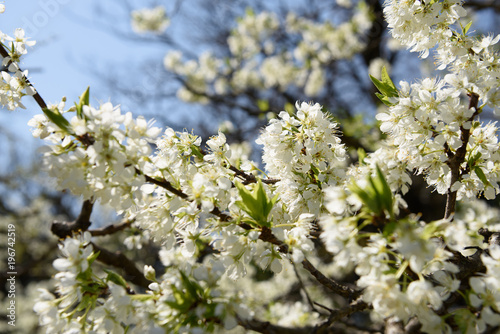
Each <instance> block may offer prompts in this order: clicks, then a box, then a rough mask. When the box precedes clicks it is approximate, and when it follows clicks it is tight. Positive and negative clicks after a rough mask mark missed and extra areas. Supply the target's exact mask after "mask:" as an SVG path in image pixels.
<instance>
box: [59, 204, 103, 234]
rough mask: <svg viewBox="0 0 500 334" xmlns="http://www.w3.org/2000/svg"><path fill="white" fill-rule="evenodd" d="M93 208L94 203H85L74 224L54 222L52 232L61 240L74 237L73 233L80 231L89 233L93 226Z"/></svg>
mask: <svg viewBox="0 0 500 334" xmlns="http://www.w3.org/2000/svg"><path fill="white" fill-rule="evenodd" d="M93 207H94V203H93V202H92V201H91V200H86V201H84V202H83V204H82V209H81V211H80V214H79V215H78V218H77V219H76V220H74V221H72V222H60V221H54V222H52V226H51V227H50V231H51V232H52V233H53V234H55V235H57V236H58V237H59V238H61V239H64V238H66V237H69V236H72V235H73V233H75V232H78V231H87V229H88V228H89V227H90V224H91V223H90V215H91V214H92V208H93Z"/></svg>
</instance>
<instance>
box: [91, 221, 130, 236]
mask: <svg viewBox="0 0 500 334" xmlns="http://www.w3.org/2000/svg"><path fill="white" fill-rule="evenodd" d="M134 221H135V219H131V220H126V221H124V222H121V223H118V224H112V225H108V226H106V227H103V228H96V229H94V230H89V232H90V234H92V236H93V237H100V236H103V235H109V234H113V233H116V232H119V231H122V230H124V229H126V228H129V227H130V226H132V224H133V223H134Z"/></svg>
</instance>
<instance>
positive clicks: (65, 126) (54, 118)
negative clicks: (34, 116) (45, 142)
mask: <svg viewBox="0 0 500 334" xmlns="http://www.w3.org/2000/svg"><path fill="white" fill-rule="evenodd" d="M42 110H43V113H44V114H45V116H47V118H48V119H49V120H50V121H51V122H52V123H54V124H55V125H57V127H58V128H59V129H61V130H62V131H63V132H66V133H67V134H73V131H72V130H71V124H70V123H69V122H68V120H67V119H66V118H64V116H63V115H61V114H60V113H59V111H53V110H50V109H48V108H44V109H42Z"/></svg>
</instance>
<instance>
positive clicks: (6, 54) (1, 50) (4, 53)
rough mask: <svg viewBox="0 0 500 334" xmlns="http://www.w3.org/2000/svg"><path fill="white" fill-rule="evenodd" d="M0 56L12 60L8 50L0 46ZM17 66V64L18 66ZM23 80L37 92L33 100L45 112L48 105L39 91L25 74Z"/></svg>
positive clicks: (8, 64)
mask: <svg viewBox="0 0 500 334" xmlns="http://www.w3.org/2000/svg"><path fill="white" fill-rule="evenodd" d="M0 55H1V56H2V57H3V58H10V55H9V52H8V51H7V50H5V48H4V46H3V45H1V44H0ZM10 64H12V60H9V62H8V63H7V65H6V67H7V68H9V66H10ZM16 66H17V64H16ZM17 68H18V70H19V71H20V72H21V73H22V70H21V69H20V68H19V67H17ZM22 79H23V80H24V82H26V84H27V85H29V86H30V87H31V88H33V89H34V91H35V94H34V95H33V98H34V99H35V101H36V103H37V104H38V106H39V107H40V108H41V109H42V110H43V109H46V108H47V104H46V103H45V101H44V100H43V98H42V97H41V96H40V94H38V91H37V90H36V88H35V87H34V86H33V84H32V83H31V82H30V81H29V79H28V78H26V76H25V75H24V74H23V75H22Z"/></svg>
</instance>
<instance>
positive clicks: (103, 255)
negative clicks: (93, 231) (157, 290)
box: [92, 243, 153, 289]
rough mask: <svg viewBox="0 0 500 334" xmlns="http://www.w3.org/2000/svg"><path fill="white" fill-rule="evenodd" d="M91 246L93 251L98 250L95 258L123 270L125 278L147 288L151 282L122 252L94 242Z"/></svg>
mask: <svg viewBox="0 0 500 334" xmlns="http://www.w3.org/2000/svg"><path fill="white" fill-rule="evenodd" d="M92 246H93V247H94V252H96V253H97V252H99V255H98V256H97V260H98V261H100V262H102V263H104V264H107V265H109V266H113V267H115V268H119V269H122V270H123V271H124V272H125V275H123V276H124V277H123V278H125V280H127V281H130V282H132V283H134V284H135V285H138V286H140V287H143V288H144V289H148V286H149V284H151V283H153V282H151V281H150V280H148V279H146V277H144V275H143V273H142V272H141V271H140V270H139V269H137V267H136V266H135V263H134V262H133V261H131V260H130V259H129V258H127V257H126V256H125V255H124V254H123V253H122V252H120V251H117V252H114V253H113V252H110V251H108V250H107V249H104V248H102V247H99V246H97V245H96V244H94V243H92Z"/></svg>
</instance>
